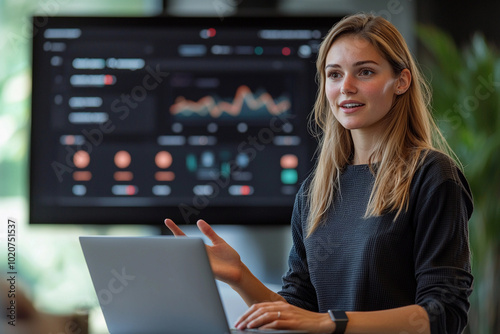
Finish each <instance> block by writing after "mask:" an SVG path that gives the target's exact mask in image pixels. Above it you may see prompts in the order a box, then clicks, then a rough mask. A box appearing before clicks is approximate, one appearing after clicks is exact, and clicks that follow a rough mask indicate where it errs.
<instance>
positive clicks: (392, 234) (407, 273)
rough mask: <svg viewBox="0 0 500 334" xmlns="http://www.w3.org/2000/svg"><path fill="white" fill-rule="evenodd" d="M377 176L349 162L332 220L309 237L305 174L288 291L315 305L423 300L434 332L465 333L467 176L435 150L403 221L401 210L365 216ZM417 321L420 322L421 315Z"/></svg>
mask: <svg viewBox="0 0 500 334" xmlns="http://www.w3.org/2000/svg"><path fill="white" fill-rule="evenodd" d="M374 180H375V178H374V175H373V174H372V173H371V171H370V169H369V168H368V166H367V165H348V166H347V167H346V168H345V170H344V171H343V172H342V173H341V175H340V188H339V189H340V191H339V192H338V193H337V195H336V197H335V199H334V203H333V205H332V208H331V209H330V210H329V212H328V217H327V219H326V221H325V223H324V224H323V225H321V226H320V227H319V228H318V229H317V230H316V231H315V232H314V233H313V234H312V235H311V236H310V237H308V238H306V221H307V215H308V212H309V208H308V203H307V197H306V189H307V186H308V184H309V180H306V181H305V182H304V184H303V185H302V187H301V188H300V190H299V192H298V194H297V196H296V200H295V204H294V210H293V214H292V237H293V246H292V249H291V251H290V255H289V270H288V272H287V273H286V274H285V275H284V276H283V287H282V291H280V294H281V295H282V296H283V297H284V298H285V299H286V300H287V301H288V302H289V303H291V304H293V305H296V306H299V307H302V308H305V309H307V310H311V311H316V312H327V310H329V309H338V310H344V311H373V310H384V309H390V308H396V307H401V306H406V305H412V304H418V305H421V306H422V307H424V309H425V310H426V311H427V313H428V315H429V319H430V323H431V333H461V332H462V330H463V329H464V327H465V325H466V324H467V312H468V309H469V301H468V297H469V295H470V293H471V292H472V289H471V286H472V280H473V277H472V275H471V266H470V251H469V240H468V220H469V218H470V215H471V214H472V209H473V205H472V195H471V192H470V189H469V186H468V184H467V181H466V180H465V177H464V176H463V174H462V173H461V172H460V170H459V169H458V168H457V167H456V165H455V164H454V163H453V162H452V161H451V160H450V159H449V158H448V157H447V156H445V155H444V154H441V153H438V152H435V151H430V152H429V154H427V156H426V158H425V160H424V162H423V164H422V165H421V166H420V167H419V169H418V170H417V172H416V174H415V175H414V177H413V180H412V184H411V189H410V199H409V207H408V209H407V210H406V211H405V212H403V213H401V214H400V215H399V216H398V218H397V219H396V221H393V220H394V217H395V213H394V212H389V213H387V214H385V215H382V216H377V217H371V218H363V216H364V214H365V210H366V207H367V204H368V200H369V197H370V193H371V190H372V188H373V183H374ZM409 321H410V323H414V324H415V326H422V319H420V320H419V319H417V318H416V317H415V318H414V319H409Z"/></svg>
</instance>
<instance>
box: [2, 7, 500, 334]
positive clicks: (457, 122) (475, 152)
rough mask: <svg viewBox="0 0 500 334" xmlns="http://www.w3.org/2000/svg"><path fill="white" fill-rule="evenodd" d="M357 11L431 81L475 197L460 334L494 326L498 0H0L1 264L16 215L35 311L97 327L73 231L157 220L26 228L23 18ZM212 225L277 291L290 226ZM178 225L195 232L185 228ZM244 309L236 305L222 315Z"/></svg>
mask: <svg viewBox="0 0 500 334" xmlns="http://www.w3.org/2000/svg"><path fill="white" fill-rule="evenodd" d="M358 11H371V12H374V13H376V14H379V15H382V16H384V17H385V18H387V19H389V20H390V21H391V22H393V23H394V24H395V25H396V26H397V27H398V29H399V30H400V31H401V32H402V33H403V35H404V36H405V38H406V39H407V41H408V44H409V45H410V47H411V49H412V51H413V53H414V54H415V56H416V58H417V60H418V62H419V63H420V65H421V67H422V69H423V71H424V73H425V74H426V75H427V77H428V79H429V81H430V83H431V86H432V88H433V91H434V101H433V106H434V113H435V117H436V119H437V121H438V124H439V125H440V127H441V128H442V130H443V132H444V134H445V136H446V138H447V139H448V141H449V143H450V144H451V146H452V148H453V149H454V150H455V152H456V153H457V154H458V156H459V158H460V159H461V161H462V163H463V164H464V166H465V174H466V176H467V178H468V180H469V182H470V184H471V187H472V190H473V194H474V198H475V212H474V215H473V217H472V219H471V222H470V234H471V245H472V250H473V271H474V275H475V282H474V292H473V294H472V296H471V303H472V307H471V311H470V324H469V327H468V328H467V332H470V333H500V305H499V304H500V288H499V287H498V281H499V279H500V275H499V274H500V205H499V204H500V203H499V199H500V173H499V172H498V166H499V165H500V131H498V130H500V53H499V51H498V49H497V46H498V44H499V43H500V35H498V33H497V30H498V27H497V26H498V19H497V16H498V13H500V3H499V2H495V1H485V0H477V1H475V2H465V3H460V4H458V3H457V2H455V1H431V0H420V1H418V0H413V1H412V0H382V1H379V0H351V1H347V0H346V1H344V0H308V1H304V0H302V1H301V0H166V1H155V0H143V1H140V0H108V1H97V0H86V1H77V0H42V1H36V0H0V219H1V225H0V244H1V246H0V257H1V259H0V272H1V275H5V273H6V272H7V269H4V268H7V267H6V266H7V265H6V259H7V254H6V251H7V247H6V244H5V241H6V233H7V228H6V225H7V221H8V219H12V220H15V221H16V223H17V236H18V239H17V241H18V243H17V255H16V259H17V260H16V261H17V271H18V277H17V286H18V288H19V290H22V291H23V292H24V293H25V294H26V297H27V298H28V299H29V300H30V301H31V302H32V303H33V307H34V309H33V310H32V311H33V312H35V311H38V312H43V313H47V314H49V315H55V316H67V315H74V314H79V312H84V313H86V312H89V313H90V322H89V328H90V329H89V330H90V332H91V333H101V332H105V327H103V323H102V318H101V317H100V315H99V314H98V313H99V311H98V310H96V309H97V305H98V304H97V298H96V297H95V293H94V291H93V288H92V286H91V282H90V277H89V275H88V271H87V268H86V266H85V264H84V260H83V256H82V253H81V250H80V246H79V244H78V240H77V237H78V236H79V235H83V234H121V235H150V234H157V233H158V230H159V229H160V228H161V227H160V226H159V227H158V228H155V227H151V226H148V227H144V226H130V225H128V226H123V227H117V226H113V227H104V226H68V225H64V226H50V225H45V226H39V225H37V226H30V225H29V223H28V212H27V210H28V202H27V198H28V155H29V154H28V153H29V145H28V144H29V133H30V101H31V100H30V98H31V72H30V71H31V64H30V61H31V59H30V57H31V56H30V55H31V44H30V43H31V41H30V36H31V22H30V16H32V15H35V14H38V15H49V16H57V15H102V16H153V15H160V14H165V13H166V14H170V15H175V16H219V17H221V16H232V15H240V14H249V15H272V14H280V15H290V16H293V15H322V16H324V15H332V16H334V15H336V16H338V15H345V14H349V13H354V12H358ZM485 78H487V79H488V80H485ZM485 85H486V86H485ZM479 90H481V92H488V94H479V93H478V92H479ZM161 223H162V222H159V225H161ZM216 230H217V232H219V233H220V234H221V235H222V236H223V237H225V238H226V239H227V241H228V242H229V243H230V244H232V245H233V246H234V247H235V248H236V249H237V250H238V251H239V252H240V253H241V255H242V257H243V259H244V261H246V262H247V264H248V266H249V267H250V268H251V269H252V270H253V271H254V272H255V273H256V275H257V276H258V277H259V278H261V279H262V280H263V281H264V282H266V283H268V284H269V285H270V286H271V287H272V288H276V289H277V288H279V283H280V277H281V274H282V273H283V272H284V271H285V270H286V269H287V264H286V258H287V253H288V250H289V248H290V245H291V241H290V237H289V228H288V227H283V226H269V227H258V228H249V227H246V228H243V227H238V226H217V227H216ZM186 232H187V233H188V234H190V235H198V234H197V232H196V231H195V229H194V228H192V227H191V226H188V227H186ZM255 245H257V246H258V247H255ZM256 250H258V251H256ZM3 280H4V279H2V281H3ZM221 290H222V291H223V294H224V296H225V300H226V302H228V303H230V302H233V301H234V300H235V299H237V297H235V296H234V295H232V293H231V292H230V291H228V290H227V288H225V287H223V286H221ZM2 294H3V292H2ZM2 298H6V296H3V295H2V296H0V299H2ZM243 307H244V306H241V305H238V307H236V308H233V309H232V312H233V313H234V314H229V317H230V318H231V317H234V316H235V315H236V314H237V313H238V312H239V311H240V310H242V309H243ZM2 318H4V317H3V316H2ZM2 321H4V320H2ZM66 323H67V322H66ZM2 325H4V324H1V325H0V329H1V328H2V327H1V326H2Z"/></svg>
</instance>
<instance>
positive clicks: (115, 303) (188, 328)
mask: <svg viewBox="0 0 500 334" xmlns="http://www.w3.org/2000/svg"><path fill="white" fill-rule="evenodd" d="M80 244H81V246H82V250H83V253H84V256H85V260H86V262H87V266H88V269H89V272H90V276H91V278H92V282H93V284H94V288H95V291H96V293H97V297H98V300H99V304H100V306H101V309H102V312H103V315H104V318H105V321H106V325H107V327H108V330H109V332H110V333H111V334H129V333H130V334H137V333H148V334H155V333H163V334H168V333H173V334H193V333H204V334H226V333H228V334H229V333H230V330H229V326H228V323H227V319H226V315H225V313H224V309H223V306H222V302H221V299H220V296H219V292H218V289H217V285H216V283H215V279H214V276H213V272H212V269H211V267H210V263H209V260H208V256H207V253H206V250H205V245H204V243H203V241H202V239H200V238H191V237H183V238H175V237H170V236H161V237H116V236H82V237H80Z"/></svg>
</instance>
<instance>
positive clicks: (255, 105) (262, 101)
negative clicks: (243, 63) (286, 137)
mask: <svg viewBox="0 0 500 334" xmlns="http://www.w3.org/2000/svg"><path fill="white" fill-rule="evenodd" d="M290 107H291V102H290V99H289V98H287V97H284V96H281V97H279V98H277V99H274V98H273V97H272V96H271V94H269V93H268V92H266V91H260V92H259V91H258V92H256V93H253V92H252V90H251V89H250V88H249V87H248V86H247V85H240V86H239V87H238V88H237V89H236V92H235V94H234V97H233V99H232V101H230V102H229V101H224V100H222V99H217V98H216V97H214V96H212V95H207V96H204V97H202V98H200V99H199V100H197V101H194V100H189V99H186V98H185V97H184V96H179V97H177V98H176V99H175V102H174V104H173V105H172V106H171V107H170V113H171V114H172V115H178V116H185V117H189V116H196V115H197V116H201V117H206V116H210V117H212V118H219V117H222V116H224V115H225V114H227V115H229V116H232V117H238V116H240V115H241V114H242V113H243V112H245V111H248V112H252V113H255V112H265V113H267V114H271V115H279V114H282V113H285V112H287V111H288V110H290Z"/></svg>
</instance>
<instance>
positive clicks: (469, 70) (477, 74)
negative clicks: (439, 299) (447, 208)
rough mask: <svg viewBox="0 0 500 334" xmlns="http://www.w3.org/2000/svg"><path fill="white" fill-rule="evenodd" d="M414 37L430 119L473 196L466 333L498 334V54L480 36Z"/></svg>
mask: <svg viewBox="0 0 500 334" xmlns="http://www.w3.org/2000/svg"><path fill="white" fill-rule="evenodd" d="M418 37H419V41H420V43H421V44H422V45H423V50H422V54H421V57H420V63H421V64H422V65H423V66H424V67H425V68H424V72H428V73H426V75H427V77H428V78H429V79H430V82H431V87H432V90H433V108H434V114H435V117H436V119H437V121H438V125H439V126H440V128H441V129H442V131H443V133H444V136H445V137H446V139H447V140H448V143H449V144H450V146H451V147H452V149H453V150H454V151H455V153H456V154H457V156H458V157H459V159H460V160H461V162H462V163H463V165H464V170H465V175H466V177H467V180H468V181H469V184H470V186H471V189H472V193H473V196H474V207H475V208H474V210H475V211H474V213H473V215H472V218H471V221H470V225H469V229H470V242H471V248H472V271H473V274H474V277H475V280H474V292H473V293H472V295H471V310H470V314H469V315H470V324H469V328H468V330H469V331H470V333H474V334H483V333H485V334H486V333H500V285H498V282H499V279H500V201H499V199H500V173H499V172H498V167H499V166H500V52H499V51H498V50H497V49H496V48H495V47H494V46H493V45H490V44H488V42H487V41H486V40H485V38H484V37H483V35H482V34H480V33H476V34H475V35H474V36H473V37H472V39H471V41H470V43H469V44H468V45H467V46H466V47H464V48H459V47H457V46H456V45H455V43H454V42H453V40H452V38H451V37H450V36H449V35H448V34H446V33H444V32H443V31H440V30H438V29H437V28H434V27H430V26H419V27H418Z"/></svg>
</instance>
